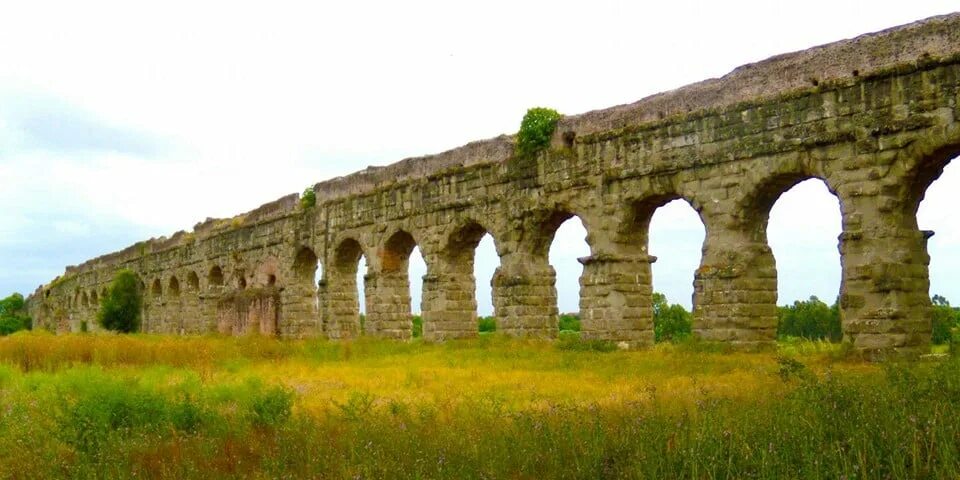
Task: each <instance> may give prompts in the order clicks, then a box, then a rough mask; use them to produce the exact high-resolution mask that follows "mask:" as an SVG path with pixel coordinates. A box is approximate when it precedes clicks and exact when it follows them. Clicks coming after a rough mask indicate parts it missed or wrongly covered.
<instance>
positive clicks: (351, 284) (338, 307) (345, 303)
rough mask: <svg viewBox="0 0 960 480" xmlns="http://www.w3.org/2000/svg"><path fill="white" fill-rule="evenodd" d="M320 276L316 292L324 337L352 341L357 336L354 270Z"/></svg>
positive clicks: (358, 317)
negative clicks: (350, 339)
mask: <svg viewBox="0 0 960 480" xmlns="http://www.w3.org/2000/svg"><path fill="white" fill-rule="evenodd" d="M344 270H346V269H344ZM324 275H325V276H324V279H323V280H321V281H320V284H319V292H318V294H319V296H320V298H319V301H320V311H321V315H320V317H321V321H322V325H323V332H324V334H326V336H327V338H329V339H332V340H341V339H349V338H356V337H357V336H358V335H359V334H360V310H359V305H360V303H359V300H358V299H357V273H356V270H354V271H338V270H337V269H330V270H329V271H326V272H324Z"/></svg>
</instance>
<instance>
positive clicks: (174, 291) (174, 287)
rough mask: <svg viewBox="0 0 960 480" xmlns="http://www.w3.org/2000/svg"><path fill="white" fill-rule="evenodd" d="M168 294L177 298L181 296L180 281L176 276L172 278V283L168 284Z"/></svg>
mask: <svg viewBox="0 0 960 480" xmlns="http://www.w3.org/2000/svg"><path fill="white" fill-rule="evenodd" d="M167 285H168V286H167V293H168V294H169V295H170V296H171V297H173V298H177V297H179V296H180V280H177V276H176V275H172V276H171V277H170V282H169V283H168V284H167Z"/></svg>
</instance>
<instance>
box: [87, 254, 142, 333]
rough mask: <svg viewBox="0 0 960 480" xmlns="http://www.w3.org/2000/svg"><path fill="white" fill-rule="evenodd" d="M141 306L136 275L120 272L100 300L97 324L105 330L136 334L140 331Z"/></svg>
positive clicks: (128, 271) (127, 271)
mask: <svg viewBox="0 0 960 480" xmlns="http://www.w3.org/2000/svg"><path fill="white" fill-rule="evenodd" d="M142 305H143V298H142V296H141V292H140V286H139V285H138V284H137V276H136V274H134V273H133V272H132V271H130V270H126V269H124V270H120V271H118V272H117V273H116V274H115V275H114V277H113V281H112V282H110V288H108V289H107V294H106V295H104V296H103V298H102V299H101V300H100V310H99V311H98V312H97V322H98V323H99V324H100V326H101V327H103V328H106V329H107V330H113V331H116V332H123V333H130V332H136V331H138V330H140V315H141V311H142Z"/></svg>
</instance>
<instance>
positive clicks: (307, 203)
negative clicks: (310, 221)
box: [300, 187, 317, 208]
mask: <svg viewBox="0 0 960 480" xmlns="http://www.w3.org/2000/svg"><path fill="white" fill-rule="evenodd" d="M316 204H317V193H316V192H314V191H313V187H307V188H306V189H304V191H303V195H300V206H301V207H303V208H310V207H312V206H314V205H316Z"/></svg>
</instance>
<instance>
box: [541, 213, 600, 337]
mask: <svg viewBox="0 0 960 480" xmlns="http://www.w3.org/2000/svg"><path fill="white" fill-rule="evenodd" d="M564 216H566V215H561V216H556V217H554V218H555V220H551V221H549V223H548V224H547V225H545V227H546V228H548V229H549V228H552V229H553V230H554V231H553V235H552V238H551V242H550V247H549V250H548V253H547V258H548V263H549V264H550V267H552V269H553V271H554V273H555V276H554V288H555V289H556V298H557V301H556V308H557V314H558V318H557V329H558V330H559V331H560V332H565V331H566V332H580V330H581V323H580V319H581V316H580V298H581V284H580V282H581V277H582V276H583V264H582V263H580V261H579V260H580V259H581V258H586V257H588V256H589V255H590V246H589V245H587V242H586V237H587V229H586V227H585V226H584V224H583V221H582V219H581V218H580V217H578V216H576V215H572V216H566V217H567V218H564V219H563V220H562V221H561V220H560V218H562V217H564ZM556 221H560V223H559V225H557V226H556V227H554V226H553V225H552V224H553V222H556ZM545 238H546V237H545Z"/></svg>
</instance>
